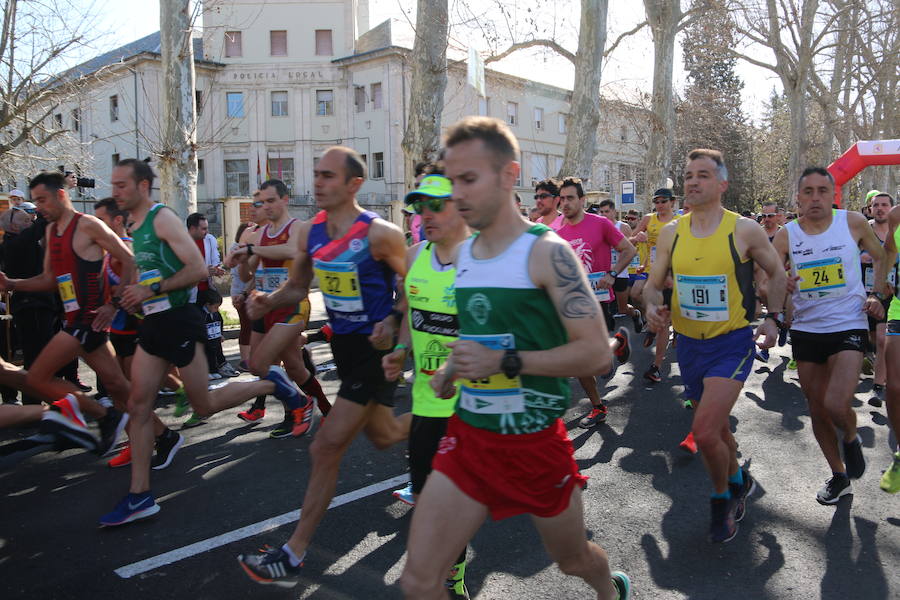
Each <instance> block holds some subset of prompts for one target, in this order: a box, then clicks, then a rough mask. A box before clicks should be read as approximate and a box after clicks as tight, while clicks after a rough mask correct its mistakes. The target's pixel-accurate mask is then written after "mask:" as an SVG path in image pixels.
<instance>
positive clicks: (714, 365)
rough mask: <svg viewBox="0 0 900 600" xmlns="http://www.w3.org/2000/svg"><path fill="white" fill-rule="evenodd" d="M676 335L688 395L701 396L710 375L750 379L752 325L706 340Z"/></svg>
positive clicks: (679, 359) (752, 343)
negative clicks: (705, 380)
mask: <svg viewBox="0 0 900 600" xmlns="http://www.w3.org/2000/svg"><path fill="white" fill-rule="evenodd" d="M677 335H678V337H677V340H678V341H677V343H676V344H675V347H676V350H677V353H678V367H679V369H681V381H682V383H684V395H685V397H687V398H690V399H692V400H700V399H701V398H702V397H703V380H704V379H706V378H707V377H724V378H725V379H734V380H735V381H741V382H743V381H747V377H749V376H750V369H751V368H752V367H753V355H754V347H753V346H754V342H753V330H752V329H750V328H749V327H741V328H740V329H735V330H734V331H729V332H728V333H723V334H722V335H717V336H716V337H711V338H706V339H703V340H700V339H697V338H692V337H688V336H686V335H682V334H680V333H679V334H677Z"/></svg>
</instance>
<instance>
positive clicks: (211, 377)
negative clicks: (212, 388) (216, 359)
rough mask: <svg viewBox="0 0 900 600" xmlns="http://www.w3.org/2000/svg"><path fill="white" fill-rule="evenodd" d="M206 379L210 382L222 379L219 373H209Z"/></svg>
mask: <svg viewBox="0 0 900 600" xmlns="http://www.w3.org/2000/svg"><path fill="white" fill-rule="evenodd" d="M208 377H209V380H210V381H217V380H219V379H222V375H220V374H219V373H210V374H209V376H208Z"/></svg>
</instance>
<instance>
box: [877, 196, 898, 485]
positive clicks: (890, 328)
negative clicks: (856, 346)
mask: <svg viewBox="0 0 900 600" xmlns="http://www.w3.org/2000/svg"><path fill="white" fill-rule="evenodd" d="M898 225H900V206H895V207H894V208H892V209H891V211H890V213H889V214H888V235H887V239H886V241H885V244H884V249H885V255H886V256H885V263H886V264H896V261H897V256H898V254H897V248H898V246H900V228H898ZM886 337H887V341H886V343H885V363H886V367H887V372H888V374H889V377H887V389H886V393H885V395H884V399H885V403H886V405H887V406H886V408H887V415H888V421H889V424H890V427H891V431H893V432H894V438H895V439H896V438H897V436H900V290H898V289H897V287H896V286H895V287H894V294H893V298H891V305H890V309H889V310H888V322H887V336H886ZM870 402H871V401H870ZM892 450H893V456H892V460H891V464H890V465H889V466H888V468H887V470H885V472H884V474H883V475H882V476H881V482H880V487H881V489H883V490H884V491H885V492H887V493H889V494H896V493H897V492H900V448H898V447H897V446H896V445H895V446H894V447H893V448H892Z"/></svg>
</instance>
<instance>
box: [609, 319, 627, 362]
mask: <svg viewBox="0 0 900 600" xmlns="http://www.w3.org/2000/svg"><path fill="white" fill-rule="evenodd" d="M613 338H614V339H615V340H616V341H618V342H619V347H618V348H616V351H615V352H614V353H613V354H615V355H616V360H618V361H619V363H620V364H625V363H627V362H628V359H629V358H630V357H631V336H629V334H628V330H627V329H625V328H624V327H619V330H618V331H617V332H616V335H614V336H613Z"/></svg>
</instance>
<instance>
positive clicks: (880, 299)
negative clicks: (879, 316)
mask: <svg viewBox="0 0 900 600" xmlns="http://www.w3.org/2000/svg"><path fill="white" fill-rule="evenodd" d="M872 295H873V296H875V297H876V298H878V301H879V302H884V301H885V300H887V296H885V295H884V294H882V293H881V292H872Z"/></svg>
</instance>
